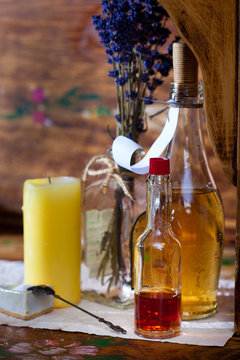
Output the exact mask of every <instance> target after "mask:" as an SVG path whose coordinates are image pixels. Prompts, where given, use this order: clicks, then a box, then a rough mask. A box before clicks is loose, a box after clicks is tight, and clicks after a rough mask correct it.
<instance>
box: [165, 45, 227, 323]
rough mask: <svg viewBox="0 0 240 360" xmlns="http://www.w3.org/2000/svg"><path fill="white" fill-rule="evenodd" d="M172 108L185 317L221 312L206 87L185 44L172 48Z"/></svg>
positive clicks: (219, 232) (219, 221) (219, 217)
mask: <svg viewBox="0 0 240 360" xmlns="http://www.w3.org/2000/svg"><path fill="white" fill-rule="evenodd" d="M173 66H174V83H173V84H172V89H171V99H172V100H173V101H174V103H173V105H172V106H177V107H179V108H180V109H179V120H178V125H177V129H176V132H175V135H174V138H173V140H172V142H171V144H170V147H169V149H168V154H167V157H169V156H170V160H171V176H172V181H173V183H172V187H173V195H172V201H173V213H172V215H173V216H172V229H173V231H174V233H175V235H176V237H177V238H178V239H179V241H180V242H181V245H182V319H184V320H192V319H199V318H204V317H207V316H209V315H211V314H213V313H215V311H216V309H217V287H218V280H219V274H220V267H221V260H222V251H223V232H224V216H223V208H222V202H221V198H220V195H219V192H218V190H217V187H216V185H215V183H214V180H213V177H212V174H211V171H210V168H209V164H208V160H207V156H206V151H205V145H204V141H203V140H204V139H203V133H202V121H203V119H204V110H203V96H202V87H201V84H199V83H198V63H197V60H196V58H195V56H194V55H193V53H192V52H191V50H190V49H189V48H188V47H187V45H186V44H185V43H175V44H174V46H173Z"/></svg>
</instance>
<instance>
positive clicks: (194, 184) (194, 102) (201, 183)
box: [167, 82, 216, 191]
mask: <svg viewBox="0 0 240 360" xmlns="http://www.w3.org/2000/svg"><path fill="white" fill-rule="evenodd" d="M180 85H181V86H180ZM180 85H179V84H175V83H174V84H172V92H171V99H172V100H173V101H174V103H173V105H172V106H177V107H179V108H180V110H179V118H178V124H177V128H176V131H175V135H174V138H173V140H172V142H171V144H170V146H169V148H168V152H167V157H170V159H171V161H170V163H171V175H172V179H173V188H185V189H194V188H195V189H206V190H208V191H210V190H215V189H216V185H215V183H214V180H213V177H212V174H211V170H210V167H209V164H208V160H207V155H206V150H205V144H204V136H203V129H202V124H203V123H204V122H205V112H204V109H203V91H202V84H201V82H199V83H195V84H190V85H189V84H180ZM196 89H197V94H196Z"/></svg>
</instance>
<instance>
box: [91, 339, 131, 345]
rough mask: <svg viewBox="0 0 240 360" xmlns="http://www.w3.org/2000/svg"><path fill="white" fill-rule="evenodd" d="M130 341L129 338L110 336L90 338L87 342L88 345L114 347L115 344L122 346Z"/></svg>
mask: <svg viewBox="0 0 240 360" xmlns="http://www.w3.org/2000/svg"><path fill="white" fill-rule="evenodd" d="M127 343H128V339H122V340H119V339H118V338H113V337H108V338H105V339H104V338H102V337H98V338H97V339H95V340H92V341H91V340H90V341H88V342H87V345H94V346H98V347H113V346H122V345H126V344H127Z"/></svg>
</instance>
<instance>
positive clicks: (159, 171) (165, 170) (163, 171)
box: [149, 158, 170, 175]
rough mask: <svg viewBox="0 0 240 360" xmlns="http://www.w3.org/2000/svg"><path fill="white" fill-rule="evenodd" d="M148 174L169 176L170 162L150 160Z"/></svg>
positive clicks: (156, 159)
mask: <svg viewBox="0 0 240 360" xmlns="http://www.w3.org/2000/svg"><path fill="white" fill-rule="evenodd" d="M149 174H152V175H168V174H170V161H169V159H166V158H151V159H150V164H149Z"/></svg>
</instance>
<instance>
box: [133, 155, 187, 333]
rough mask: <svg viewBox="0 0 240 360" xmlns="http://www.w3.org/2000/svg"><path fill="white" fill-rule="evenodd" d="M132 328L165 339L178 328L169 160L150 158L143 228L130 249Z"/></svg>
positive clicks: (177, 276)
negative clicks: (133, 318)
mask: <svg viewBox="0 0 240 360" xmlns="http://www.w3.org/2000/svg"><path fill="white" fill-rule="evenodd" d="M134 267H135V272H134V274H135V281H134V284H135V289H134V291H135V331H136V333H137V334H138V335H140V336H143V337H148V338H168V337H173V336H176V335H178V334H179V333H180V327H181V272H180V271H181V269H180V267H181V246H180V244H179V242H178V240H177V239H176V238H175V237H174V236H173V234H172V232H171V179H170V175H169V159H164V158H153V159H150V168H149V177H148V180H147V227H146V229H145V231H144V232H143V234H142V235H140V237H139V238H138V239H137V242H136V245H135V249H134Z"/></svg>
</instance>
